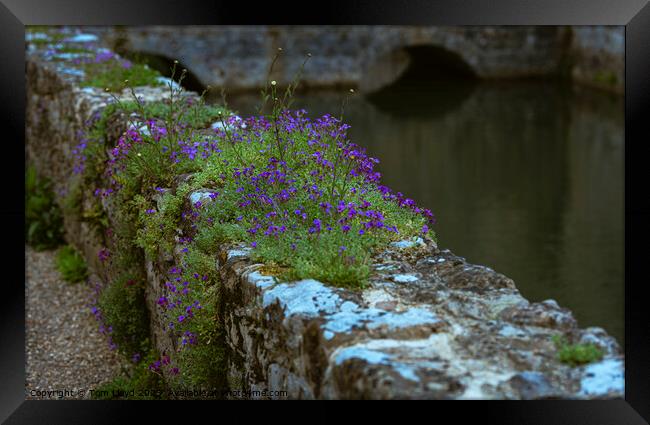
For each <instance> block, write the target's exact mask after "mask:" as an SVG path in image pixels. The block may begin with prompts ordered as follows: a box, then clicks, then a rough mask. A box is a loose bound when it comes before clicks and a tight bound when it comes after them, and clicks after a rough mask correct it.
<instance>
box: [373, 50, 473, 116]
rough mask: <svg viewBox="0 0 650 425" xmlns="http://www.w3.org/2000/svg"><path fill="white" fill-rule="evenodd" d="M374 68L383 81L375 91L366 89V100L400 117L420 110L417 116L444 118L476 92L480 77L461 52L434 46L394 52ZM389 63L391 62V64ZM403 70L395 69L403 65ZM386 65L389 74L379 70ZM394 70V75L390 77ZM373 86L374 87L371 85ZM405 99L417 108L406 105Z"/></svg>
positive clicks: (378, 82) (379, 82)
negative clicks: (404, 104)
mask: <svg viewBox="0 0 650 425" xmlns="http://www.w3.org/2000/svg"><path fill="white" fill-rule="evenodd" d="M383 60H384V63H383V64H382V60H380V61H378V63H376V64H375V65H373V67H374V68H375V70H376V72H377V74H376V75H380V76H381V78H382V79H383V80H384V81H383V82H382V81H377V82H375V83H374V84H376V85H377V87H376V88H375V89H374V90H372V89H371V90H367V93H368V94H367V96H366V97H367V99H368V100H369V101H371V102H372V103H373V104H375V106H377V107H378V108H379V109H381V110H383V111H384V112H387V113H389V114H391V115H396V116H400V115H403V114H407V113H408V114H409V115H411V116H412V114H413V111H414V110H417V111H418V115H421V116H426V117H428V118H430V117H432V116H437V115H444V114H445V113H446V112H449V111H451V110H453V109H455V108H457V107H459V106H460V105H461V104H462V103H463V102H464V101H465V100H466V99H467V98H468V97H469V96H470V95H471V94H472V93H473V92H474V90H475V88H476V85H477V83H478V81H479V77H478V75H477V74H476V72H475V71H474V69H473V68H472V67H471V65H470V64H468V63H467V62H466V61H465V60H464V59H463V58H462V57H461V56H460V55H459V54H458V53H455V52H452V51H450V50H448V49H446V48H444V47H440V46H435V45H416V46H408V47H405V48H403V49H400V50H399V51H398V52H392V53H390V54H389V55H387V56H385V57H384V59H383ZM386 60H392V61H393V64H391V65H388V64H386V63H385V61H386ZM396 60H401V61H402V64H401V68H402V70H401V71H397V72H395V71H394V70H395V69H397V68H399V67H400V66H399V65H397V64H396V63H395V61H396ZM384 65H386V66H387V68H386V69H387V70H388V71H389V72H386V71H383V74H382V71H381V70H379V68H380V67H382V66H384ZM390 71H393V72H394V74H393V75H392V76H390V75H389V73H390ZM371 85H372V84H371ZM405 99H408V102H409V103H411V104H412V105H417V106H418V108H408V112H407V111H405V110H404V108H402V107H400V105H403V103H404V101H405Z"/></svg>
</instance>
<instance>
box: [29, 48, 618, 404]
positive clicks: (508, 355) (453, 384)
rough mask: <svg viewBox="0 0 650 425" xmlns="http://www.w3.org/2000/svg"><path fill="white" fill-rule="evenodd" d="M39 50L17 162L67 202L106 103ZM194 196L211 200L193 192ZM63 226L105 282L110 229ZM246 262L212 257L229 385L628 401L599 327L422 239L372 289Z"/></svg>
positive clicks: (155, 293) (151, 292)
mask: <svg viewBox="0 0 650 425" xmlns="http://www.w3.org/2000/svg"><path fill="white" fill-rule="evenodd" d="M41 53H42V51H39V50H29V51H28V52H27V88H28V89H27V128H26V154H27V160H28V162H30V163H33V164H34V165H35V166H36V167H37V169H38V171H39V172H40V173H42V174H43V175H45V176H47V177H49V178H51V179H52V180H53V181H54V182H55V184H56V190H57V193H58V194H59V195H60V196H61V198H60V201H61V203H62V204H63V201H62V199H63V198H62V197H63V196H64V195H65V194H66V192H67V191H68V190H70V189H71V187H72V185H73V184H74V179H75V175H74V173H73V172H72V168H73V159H72V154H71V153H72V149H73V148H74V147H75V146H76V145H77V143H78V142H79V132H80V130H81V129H82V128H83V126H84V123H85V122H86V121H87V120H88V119H89V118H90V117H92V115H93V114H95V113H97V112H98V111H100V110H101V109H102V108H103V107H105V106H106V104H107V102H108V96H109V95H108V94H106V93H104V92H103V91H102V90H101V89H94V88H80V87H79V82H80V81H81V79H82V78H83V76H82V75H80V74H79V73H78V72H72V69H71V68H70V67H68V65H67V64H66V62H65V60H60V61H52V60H50V59H46V58H44V57H43V55H42V54H41ZM135 90H136V93H137V94H138V95H142V96H143V98H144V100H145V101H151V100H155V99H160V98H163V97H164V96H166V91H165V90H164V89H161V88H153V87H142V88H136V89H135ZM118 95H119V94H118ZM124 95H126V93H124ZM126 126H127V123H126V122H125V121H124V119H123V118H120V117H115V119H113V120H111V122H110V125H109V127H108V130H107V140H108V141H109V145H110V143H111V142H113V143H114V142H115V140H116V139H117V137H118V136H119V134H121V132H123V131H124V130H125V129H126ZM82 191H83V194H84V198H85V199H90V197H92V196H93V194H92V193H91V191H92V188H82ZM190 198H199V199H201V198H202V199H204V200H205V201H206V202H207V201H208V200H209V199H210V198H209V197H205V196H204V193H202V192H201V191H198V192H194V193H192V194H191V195H190ZM194 200H196V199H193V201H194ZM188 204H189V202H188ZM103 208H104V210H105V211H106V213H107V215H108V217H109V220H110V219H111V217H112V213H113V211H114V207H113V206H112V205H111V204H110V202H104V203H103ZM65 227H66V236H67V238H68V241H69V242H70V243H72V244H74V245H75V246H76V247H77V248H79V249H80V250H81V251H82V252H83V253H84V254H85V256H86V258H87V260H88V263H89V265H90V267H91V269H92V270H93V272H94V275H95V276H96V277H97V278H100V279H106V280H110V278H111V271H110V270H108V269H106V268H105V265H104V264H103V263H101V262H99V261H98V260H97V253H98V250H99V248H100V247H101V246H102V245H103V244H104V239H103V238H105V237H107V235H97V234H96V233H95V232H94V231H93V230H92V229H91V228H90V227H89V226H88V225H87V224H86V223H85V222H84V221H83V220H82V217H80V216H79V213H75V212H73V211H69V210H66V215H65ZM249 254H250V251H249V250H248V249H247V248H244V247H241V246H236V245H224V246H221V247H220V249H219V254H218V255H217V256H216V258H215V259H214V260H215V262H217V264H218V270H219V278H220V279H219V280H220V285H221V290H222V298H223V310H224V312H223V321H224V322H223V325H224V328H225V331H226V338H225V343H226V345H227V359H228V383H229V386H230V388H231V389H232V390H237V389H240V390H244V391H250V390H260V391H262V390H271V391H286V392H287V394H288V396H289V397H290V398H428V399H429V398H433V399H475V398H478V399H502V398H506V399H522V398H523V399H536V398H601V397H608V398H609V397H622V396H623V388H624V383H623V356H622V352H621V349H620V347H619V346H618V345H617V343H616V341H615V340H614V339H613V338H611V337H610V336H608V335H607V334H606V333H605V331H604V330H602V329H600V328H588V329H581V328H579V327H578V324H577V323H576V320H575V319H574V318H573V316H572V314H571V312H570V311H568V310H566V309H564V308H561V307H560V306H558V305H557V303H556V302H555V301H553V300H547V301H544V302H541V303H530V302H528V301H527V300H526V299H524V298H523V297H522V296H521V295H520V293H519V292H518V291H517V289H516V286H515V283H514V282H513V281H512V280H511V279H509V278H508V277H506V276H504V275H502V274H499V273H497V272H495V271H493V270H491V269H489V268H487V267H484V266H480V265H473V264H469V263H467V262H466V261H465V260H464V259H463V258H461V257H458V256H456V255H454V254H453V253H451V252H449V251H448V250H444V249H439V248H438V247H437V246H436V245H435V244H434V243H433V242H432V241H431V240H422V239H419V238H418V239H415V240H410V241H401V242H398V243H393V244H392V245H391V246H387V247H386V249H385V251H384V252H383V253H382V254H380V255H377V256H376V257H375V258H374V268H373V270H374V272H373V274H372V277H371V279H370V282H369V284H368V286H367V287H366V288H364V289H363V290H357V291H355V290H344V289H339V288H333V287H330V286H328V285H326V284H323V283H321V282H318V281H315V280H311V279H306V280H302V281H298V282H278V281H277V280H276V279H275V278H274V277H273V276H269V275H265V274H264V273H263V270H262V269H261V266H262V265H261V264H254V263H253V262H252V261H251V260H250V257H249ZM178 261H179V260H178V257H177V256H175V255H172V256H168V257H161V258H147V260H146V264H145V267H146V271H147V276H148V281H147V289H146V292H147V293H146V296H147V300H148V306H149V310H150V316H151V325H152V337H153V340H154V342H155V345H156V347H157V348H158V350H159V351H160V352H161V353H162V352H164V351H166V352H172V351H174V350H175V348H176V346H175V344H176V343H175V340H174V338H172V337H171V336H170V335H169V334H168V333H167V332H166V330H165V322H164V318H163V316H162V312H161V310H160V309H159V307H158V306H157V305H156V303H155V300H157V299H158V298H159V297H160V296H162V295H164V294H165V291H166V288H165V286H164V284H163V282H164V281H166V280H169V279H168V276H167V275H166V272H167V270H169V268H170V267H171V266H173V265H175V264H178ZM28 266H29V265H28ZM560 334H562V335H564V336H566V337H567V338H568V339H570V340H571V341H574V342H589V343H594V344H596V345H598V346H600V347H601V348H602V349H603V351H604V352H605V357H604V359H603V360H602V361H599V362H597V363H593V364H590V365H587V366H581V367H570V366H568V365H566V364H563V363H561V362H559V361H558V359H557V349H556V347H555V346H554V344H553V342H552V337H553V336H554V335H560ZM270 398H274V397H273V396H271V397H270Z"/></svg>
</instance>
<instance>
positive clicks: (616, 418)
mask: <svg viewBox="0 0 650 425" xmlns="http://www.w3.org/2000/svg"><path fill="white" fill-rule="evenodd" d="M301 10H304V11H305V13H304V14H300V13H299V12H300V11H301ZM63 24H66V25H149V24H167V25H188V24H302V25H309V24H338V25H341V24H427V25H624V26H625V59H626V60H625V253H626V258H625V323H626V331H625V340H626V346H625V360H626V361H625V364H626V367H625V386H626V391H625V400H599V401H598V400H597V401H536V402H495V403H481V404H476V403H475V404H473V405H472V408H471V409H467V408H466V407H463V406H464V405H458V404H453V405H449V404H448V403H443V404H440V403H439V404H436V405H435V408H434V410H431V409H432V406H430V405H429V406H428V407H425V409H423V410H427V411H429V412H435V417H440V418H442V417H447V418H453V421H454V422H457V421H459V422H462V420H463V418H465V417H466V416H467V415H472V414H476V413H478V414H479V415H480V416H481V418H482V421H481V423H499V424H506V423H513V424H520V425H521V424H526V425H529V424H572V425H577V424H589V425H597V424H616V425H623V424H643V423H646V424H647V423H648V421H650V313H649V311H650V309H648V308H647V306H646V305H645V304H646V303H647V299H646V298H645V297H644V296H643V289H644V288H643V286H644V284H645V281H644V280H645V279H644V273H643V271H644V266H645V263H646V262H647V260H646V259H645V255H644V254H645V252H644V249H643V248H644V246H645V245H646V244H647V240H649V236H650V224H649V223H650V220H649V219H650V197H648V196H647V194H646V193H644V189H645V188H644V183H645V181H644V177H645V174H646V169H647V163H648V160H649V159H650V158H649V155H648V153H649V152H650V147H649V146H650V145H649V144H648V143H649V138H648V136H647V135H648V132H647V126H648V122H649V121H650V120H648V111H649V108H648V105H649V103H650V5H648V3H647V1H645V0H619V1H616V2H613V1H607V0H543V1H542V0H500V1H498V2H497V1H487V0H464V1H458V0H456V1H453V0H450V1H444V2H443V1H426V0H401V1H387V2H381V3H379V2H378V1H376V0H363V1H359V0H356V1H354V0H348V1H342V0H332V1H328V2H326V3H313V4H311V5H309V6H308V4H307V3H306V2H303V3H295V4H291V3H282V4H278V3H277V2H275V3H274V2H267V3H266V4H257V3H255V4H254V5H253V4H248V3H247V2H246V3H245V2H216V1H203V2H201V1H185V2H177V1H173V0H159V1H153V0H129V1H124V0H113V1H111V2H99V1H89V0H86V1H82V0H58V1H49V2H46V1H45V0H0V64H1V66H0V70H1V74H2V78H1V79H0V111H1V112H0V120H2V122H3V124H4V125H3V126H2V130H3V131H2V134H3V136H4V137H3V138H2V139H3V140H4V144H3V146H2V149H3V152H2V157H3V158H4V159H5V161H4V162H5V165H4V166H3V167H0V170H1V171H0V172H1V173H2V177H3V178H2V179H1V180H0V182H2V187H3V192H4V196H3V197H2V202H0V205H2V206H1V207H0V208H1V212H0V213H1V216H2V218H3V219H4V225H5V231H4V232H3V233H4V235H5V237H4V238H3V239H4V245H5V248H6V249H5V250H4V253H3V255H2V257H1V258H2V260H3V261H2V263H3V265H4V270H5V271H10V272H11V273H9V274H8V275H7V276H6V277H5V281H4V282H3V287H2V288H1V289H0V291H1V292H0V382H2V384H3V385H2V387H1V392H0V394H1V395H0V420H3V421H4V420H5V419H6V420H7V422H6V423H12V424H14V423H67V424H71V423H103V422H108V423H118V421H120V422H119V423H122V422H125V423H130V422H131V421H132V420H133V417H132V416H131V415H132V413H133V411H134V410H141V409H142V407H141V405H138V406H134V405H133V403H127V402H117V401H116V402H106V401H104V402H100V401H25V393H24V385H25V376H24V372H25V350H24V348H25V331H24V329H25V307H24V304H25V303H24V301H25V291H24V286H22V285H23V282H24V270H22V272H21V270H20V266H19V265H20V264H24V262H23V261H21V256H22V252H23V251H22V250H23V248H21V245H24V235H22V234H21V232H22V228H23V227H22V221H21V220H24V207H23V204H22V201H21V202H18V201H17V199H18V197H20V196H21V194H23V190H24V189H23V187H22V186H21V184H20V181H19V180H20V179H22V176H23V175H24V169H23V167H24V161H23V162H21V161H18V160H14V155H15V156H16V157H18V156H19V155H21V151H23V153H22V154H23V155H24V142H23V144H22V145H21V144H20V143H18V141H19V140H20V139H21V138H22V139H23V140H24V128H25V48H24V47H25V46H24V43H25V37H24V26H25V25H63ZM10 234H11V235H10ZM23 258H24V257H23ZM21 276H22V279H23V280H22V281H21ZM156 403H157V404H156V406H154V405H152V404H147V405H146V406H147V411H150V412H151V416H150V417H149V421H150V422H153V421H154V420H155V417H156V416H157V415H158V416H160V415H163V416H165V417H167V418H170V417H171V416H170V414H171V413H173V412H174V411H176V412H179V413H180V412H183V411H185V409H175V408H174V409H170V408H169V407H164V408H163V407H162V406H161V404H160V403H159V402H156ZM127 406H128V407H127ZM166 406H169V405H166ZM268 406H269V405H268V404H267V405H265V406H264V409H245V410H243V411H241V413H244V415H243V416H246V417H247V418H248V415H249V414H250V413H254V412H251V411H259V413H261V414H262V415H263V416H265V417H267V416H268V415H269V414H270V413H269V412H270V411H271V409H270V408H269V407H268ZM275 406H277V403H275ZM382 406H388V408H389V409H390V405H386V404H383V405H382ZM223 408H224V405H223V404H221V405H220V407H219V410H221V409H223ZM237 408H238V406H235V407H234V409H237ZM280 409H282V410H284V411H285V412H284V414H285V415H286V414H287V413H286V408H282V407H280ZM409 409H410V407H409ZM192 410H194V411H196V410H205V411H207V412H213V413H212V414H213V417H215V418H216V417H217V416H216V413H214V412H216V410H217V409H215V408H214V405H212V406H210V405H208V404H206V403H201V404H200V405H197V404H195V403H194V402H193V404H192ZM318 410H319V411H322V412H323V414H322V416H323V417H324V416H326V415H327V414H328V411H331V410H336V409H322V408H321V409H318ZM372 410H375V409H374V407H373V409H372ZM391 410H392V409H391ZM443 411H445V412H444V413H447V415H444V413H443ZM279 413H280V414H283V413H282V411H280V412H279ZM329 413H330V414H331V413H332V412H329ZM449 413H451V414H452V416H449V415H448V414H449ZM439 415H440V416H439ZM442 415H444V416H442ZM148 416H149V414H148ZM243 416H242V417H243ZM274 416H275V415H274ZM319 416H320V415H319ZM445 422H447V420H445Z"/></svg>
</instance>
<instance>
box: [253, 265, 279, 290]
mask: <svg viewBox="0 0 650 425" xmlns="http://www.w3.org/2000/svg"><path fill="white" fill-rule="evenodd" d="M247 279H248V281H249V282H250V283H251V284H253V285H255V286H256V287H258V288H260V289H266V288H269V287H271V286H273V285H275V283H276V282H275V277H273V276H265V275H263V274H262V273H260V272H258V271H257V270H254V271H252V272H250V273H248V275H247Z"/></svg>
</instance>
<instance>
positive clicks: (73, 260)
mask: <svg viewBox="0 0 650 425" xmlns="http://www.w3.org/2000/svg"><path fill="white" fill-rule="evenodd" d="M56 268H57V270H58V271H59V273H61V277H63V279H64V280H66V281H67V282H70V283H77V282H81V281H83V280H85V279H86V277H88V268H87V267H86V261H85V260H84V258H83V257H82V256H81V254H79V252H77V251H76V250H75V249H74V248H73V247H71V246H70V245H66V246H64V247H63V248H61V249H60V250H59V252H58V253H57V255H56Z"/></svg>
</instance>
